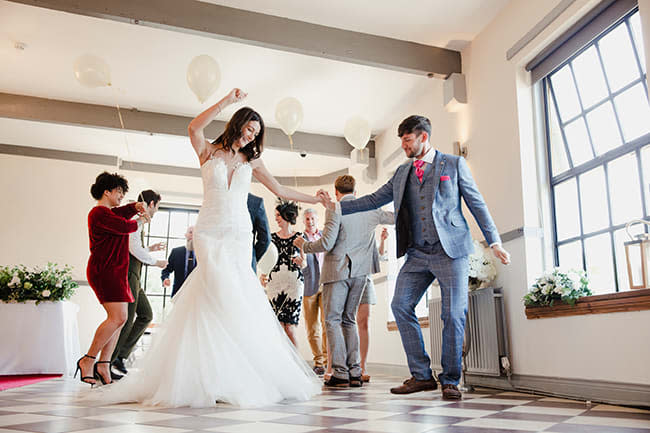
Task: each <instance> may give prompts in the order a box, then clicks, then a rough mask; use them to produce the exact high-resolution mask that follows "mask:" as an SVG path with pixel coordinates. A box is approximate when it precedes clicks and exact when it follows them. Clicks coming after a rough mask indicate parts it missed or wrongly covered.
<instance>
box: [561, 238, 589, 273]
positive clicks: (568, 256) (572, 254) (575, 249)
mask: <svg viewBox="0 0 650 433" xmlns="http://www.w3.org/2000/svg"><path fill="white" fill-rule="evenodd" d="M557 253H558V256H559V259H560V267H562V268H565V269H583V266H582V243H581V242H580V241H575V242H571V243H569V244H564V245H560V246H559V247H558V249H557Z"/></svg>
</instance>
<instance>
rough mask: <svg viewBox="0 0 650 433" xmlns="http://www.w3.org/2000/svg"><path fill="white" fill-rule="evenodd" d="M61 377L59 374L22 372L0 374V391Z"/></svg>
mask: <svg viewBox="0 0 650 433" xmlns="http://www.w3.org/2000/svg"><path fill="white" fill-rule="evenodd" d="M57 377H61V375H60V374H22V375H15V376H0V391H4V390H7V389H10V388H18V387H19V386H26V385H31V384H33V383H38V382H42V381H44V380H50V379H55V378H57Z"/></svg>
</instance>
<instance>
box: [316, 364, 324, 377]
mask: <svg viewBox="0 0 650 433" xmlns="http://www.w3.org/2000/svg"><path fill="white" fill-rule="evenodd" d="M314 373H316V375H317V376H322V375H324V374H325V369H324V368H323V367H321V366H320V365H319V366H316V367H314Z"/></svg>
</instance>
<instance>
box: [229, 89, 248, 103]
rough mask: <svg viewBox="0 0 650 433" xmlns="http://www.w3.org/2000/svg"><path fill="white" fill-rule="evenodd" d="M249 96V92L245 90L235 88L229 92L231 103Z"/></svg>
mask: <svg viewBox="0 0 650 433" xmlns="http://www.w3.org/2000/svg"><path fill="white" fill-rule="evenodd" d="M247 96H248V93H245V92H244V91H243V90H241V89H238V88H234V89H232V90H231V91H230V93H228V101H230V103H231V104H235V103H237V102H239V101H242V100H243V99H244V98H246V97H247Z"/></svg>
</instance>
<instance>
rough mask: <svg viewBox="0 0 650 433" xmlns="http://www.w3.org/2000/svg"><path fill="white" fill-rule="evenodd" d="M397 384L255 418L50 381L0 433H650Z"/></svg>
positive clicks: (1, 408)
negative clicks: (450, 398)
mask: <svg viewBox="0 0 650 433" xmlns="http://www.w3.org/2000/svg"><path fill="white" fill-rule="evenodd" d="M402 379H403V378H395V377H388V376H373V377H372V382H371V383H370V384H368V385H367V386H364V387H363V388H351V389H345V390H329V389H325V390H324V391H323V394H322V395H320V396H318V397H316V398H314V399H313V400H311V401H307V402H302V403H293V404H278V405H273V406H269V407H262V408H257V409H254V410H250V409H246V410H244V409H237V408H234V407H230V406H227V405H216V406H215V407H214V408H206V409H191V408H176V409H173V408H169V409H165V408H160V407H157V408H152V407H145V406H141V405H136V404H121V405H113V406H97V403H87V402H84V401H82V400H79V398H78V395H79V393H80V390H82V389H85V388H87V387H88V386H87V385H83V384H81V383H79V382H77V381H73V380H72V379H56V380H50V381H47V382H40V383H37V384H34V385H30V386H26V387H22V388H15V389H10V390H7V391H2V392H0V433H18V432H21V433H22V432H42V433H67V432H76V433H184V432H226V433H257V432H260V433H275V432H277V433H303V432H315V431H320V432H332V433H354V432H390V433H393V432H400V433H411V432H412V433H421V432H435V433H451V432H453V433H496V432H507V433H516V432H542V431H543V432H557V433H583V432H584V433H650V410H643V409H634V408H626V407H618V406H610V405H602V404H594V405H593V406H587V405H586V404H585V402H579V401H573V400H564V399H558V398H548V397H543V396H539V395H530V394H522V393H515V392H502V391H497V390H488V389H480V390H478V391H476V392H475V393H471V394H469V393H466V394H465V395H464V396H463V397H464V398H463V400H462V401H460V402H447V401H443V400H442V399H441V397H440V393H439V392H421V393H417V394H411V395H407V396H396V395H392V394H390V392H389V388H390V387H392V386H395V385H396V384H399V383H400V382H401V380H402Z"/></svg>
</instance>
